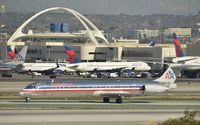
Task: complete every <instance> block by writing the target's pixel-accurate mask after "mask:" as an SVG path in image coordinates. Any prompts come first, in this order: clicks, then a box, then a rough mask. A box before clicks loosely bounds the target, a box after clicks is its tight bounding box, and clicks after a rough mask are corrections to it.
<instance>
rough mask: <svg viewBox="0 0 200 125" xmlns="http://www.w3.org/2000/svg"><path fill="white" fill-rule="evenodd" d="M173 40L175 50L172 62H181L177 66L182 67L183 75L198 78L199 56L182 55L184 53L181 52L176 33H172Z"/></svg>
mask: <svg viewBox="0 0 200 125" xmlns="http://www.w3.org/2000/svg"><path fill="white" fill-rule="evenodd" d="M173 42H174V45H175V50H176V58H174V59H173V60H172V62H174V63H176V64H181V65H180V66H179V67H182V69H183V70H184V73H183V74H184V75H186V76H189V77H198V78H200V57H197V56H184V55H185V54H184V52H183V49H182V48H181V44H180V41H179V39H178V37H177V35H176V33H173ZM176 64H173V65H176ZM175 67H176V66H175Z"/></svg>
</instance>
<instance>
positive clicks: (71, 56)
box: [64, 46, 80, 63]
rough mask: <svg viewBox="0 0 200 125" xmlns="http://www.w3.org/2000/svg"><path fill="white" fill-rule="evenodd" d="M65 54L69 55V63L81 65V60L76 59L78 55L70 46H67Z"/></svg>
mask: <svg viewBox="0 0 200 125" xmlns="http://www.w3.org/2000/svg"><path fill="white" fill-rule="evenodd" d="M64 48H65V52H66V55H67V60H68V61H69V63H79V62H80V59H78V58H75V57H76V53H75V52H74V51H73V50H72V49H71V48H70V47H68V46H65V47H64Z"/></svg>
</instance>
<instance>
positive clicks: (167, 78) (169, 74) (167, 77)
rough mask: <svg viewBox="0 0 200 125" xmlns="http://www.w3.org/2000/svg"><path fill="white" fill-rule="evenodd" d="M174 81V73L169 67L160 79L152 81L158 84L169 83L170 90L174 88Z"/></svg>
mask: <svg viewBox="0 0 200 125" xmlns="http://www.w3.org/2000/svg"><path fill="white" fill-rule="evenodd" d="M175 80H176V75H175V74H174V71H173V70H172V69H171V67H170V66H169V68H168V69H167V70H166V71H165V72H164V74H163V75H162V76H161V77H160V78H158V79H156V80H154V81H156V82H159V83H169V84H170V86H169V87H170V88H176V84H174V82H175Z"/></svg>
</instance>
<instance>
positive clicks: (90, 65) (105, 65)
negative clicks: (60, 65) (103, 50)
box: [65, 47, 151, 72]
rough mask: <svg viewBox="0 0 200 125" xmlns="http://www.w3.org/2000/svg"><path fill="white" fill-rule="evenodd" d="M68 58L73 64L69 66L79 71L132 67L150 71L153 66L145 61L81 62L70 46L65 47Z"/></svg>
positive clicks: (137, 69) (116, 70)
mask: <svg viewBox="0 0 200 125" xmlns="http://www.w3.org/2000/svg"><path fill="white" fill-rule="evenodd" d="M65 51H66V54H67V58H68V60H70V61H69V62H70V63H74V64H73V65H69V66H68V67H69V68H71V69H74V70H76V71H78V72H95V71H110V72H112V71H115V72H119V71H121V70H122V69H131V70H134V71H149V70H151V67H150V66H149V65H148V64H147V63H145V62H141V61H138V62H80V60H78V59H77V58H75V52H73V50H72V49H71V48H69V47H65Z"/></svg>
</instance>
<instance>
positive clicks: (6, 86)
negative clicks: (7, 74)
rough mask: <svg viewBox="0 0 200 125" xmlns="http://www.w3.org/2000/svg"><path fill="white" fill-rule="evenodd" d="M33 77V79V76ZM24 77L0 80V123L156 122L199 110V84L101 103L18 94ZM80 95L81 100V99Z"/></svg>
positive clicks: (136, 124)
mask: <svg viewBox="0 0 200 125" xmlns="http://www.w3.org/2000/svg"><path fill="white" fill-rule="evenodd" d="M33 81H34V80H33ZM27 84H28V82H27V81H15V80H13V81H1V82H0V124H2V125H66V124H69V125H102V124H104V125H156V124H157V123H158V122H161V121H164V120H167V119H169V118H178V117H181V116H183V115H184V114H183V112H184V111H185V110H198V111H199V110H200V96H199V95H200V93H199V88H200V84H199V83H198V82H192V83H190V84H188V82H180V83H177V85H178V88H177V89H173V90H170V91H168V92H165V93H159V94H154V95H144V96H141V97H132V98H127V99H124V101H123V103H122V104H116V103H114V101H115V100H111V103H102V100H100V98H97V99H93V98H88V97H87V98H86V99H84V98H79V99H78V100H76V99H72V100H70V99H69V100H68V99H67V100H64V98H60V99H55V98H54V99H53V100H49V99H32V100H31V102H30V103H26V102H25V100H24V99H23V98H21V97H19V96H18V95H17V94H18V92H19V90H20V89H22V88H24V87H25V86H26V85H27ZM81 99H83V100H81Z"/></svg>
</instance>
